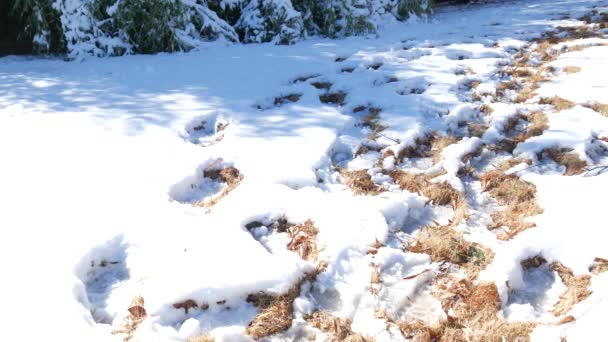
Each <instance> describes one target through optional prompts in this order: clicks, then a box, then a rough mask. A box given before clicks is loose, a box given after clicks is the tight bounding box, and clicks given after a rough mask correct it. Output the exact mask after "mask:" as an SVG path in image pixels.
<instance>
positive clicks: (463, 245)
mask: <svg viewBox="0 0 608 342" xmlns="http://www.w3.org/2000/svg"><path fill="white" fill-rule="evenodd" d="M409 251H410V252H413V253H424V254H428V255H429V256H430V257H431V259H432V260H433V261H435V262H443V261H447V262H450V263H452V264H456V265H466V266H467V267H473V268H478V271H480V270H481V269H483V268H484V267H485V266H486V265H487V264H488V263H489V262H490V261H492V259H493V256H494V253H492V252H491V251H490V250H488V249H487V248H485V247H482V246H481V245H479V244H476V243H471V242H469V241H467V240H465V239H464V237H463V235H462V233H461V232H458V231H456V230H455V229H454V228H453V227H452V225H447V226H437V227H425V228H423V229H422V230H421V231H420V232H419V233H418V235H417V239H416V242H415V243H414V244H412V245H411V246H410V247H409ZM474 273H477V272H474Z"/></svg>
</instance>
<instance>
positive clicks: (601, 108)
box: [584, 102, 608, 117]
mask: <svg viewBox="0 0 608 342" xmlns="http://www.w3.org/2000/svg"><path fill="white" fill-rule="evenodd" d="M584 106H585V107H587V108H591V109H593V110H594V111H596V112H598V113H600V114H602V115H603V116H607V117H608V104H605V103H601V102H592V103H588V104H585V105H584Z"/></svg>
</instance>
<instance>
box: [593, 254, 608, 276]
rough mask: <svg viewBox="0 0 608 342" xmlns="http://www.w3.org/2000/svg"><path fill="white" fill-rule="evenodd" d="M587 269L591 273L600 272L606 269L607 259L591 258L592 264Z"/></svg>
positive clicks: (607, 266) (607, 269) (607, 268)
mask: <svg viewBox="0 0 608 342" xmlns="http://www.w3.org/2000/svg"><path fill="white" fill-rule="evenodd" d="M589 271H590V272H591V273H593V274H600V273H603V272H606V271H608V260H607V259H604V258H595V259H593V264H592V265H591V267H589Z"/></svg>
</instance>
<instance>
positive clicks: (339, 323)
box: [304, 311, 375, 342]
mask: <svg viewBox="0 0 608 342" xmlns="http://www.w3.org/2000/svg"><path fill="white" fill-rule="evenodd" d="M304 319H305V320H306V321H307V322H308V323H310V325H312V326H313V327H315V328H317V329H319V330H321V331H322V332H324V333H326V334H328V335H329V336H330V339H329V341H331V342H338V341H346V342H373V341H375V340H374V339H373V338H370V337H364V336H362V335H359V334H356V333H354V332H353V331H352V329H351V324H352V321H351V320H350V319H348V318H339V317H336V316H334V315H332V314H330V313H328V312H324V311H317V312H315V313H313V314H312V315H307V316H305V317H304Z"/></svg>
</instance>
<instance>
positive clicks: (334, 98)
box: [319, 91, 346, 106]
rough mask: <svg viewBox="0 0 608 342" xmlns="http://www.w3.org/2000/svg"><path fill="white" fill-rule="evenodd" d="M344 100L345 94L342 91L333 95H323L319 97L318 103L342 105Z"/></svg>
mask: <svg viewBox="0 0 608 342" xmlns="http://www.w3.org/2000/svg"><path fill="white" fill-rule="evenodd" d="M345 99H346V93H345V92H343V91H337V92H335V93H325V94H321V95H319V101H321V103H330V104H336V105H340V106H341V105H343V104H344V100H345Z"/></svg>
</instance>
